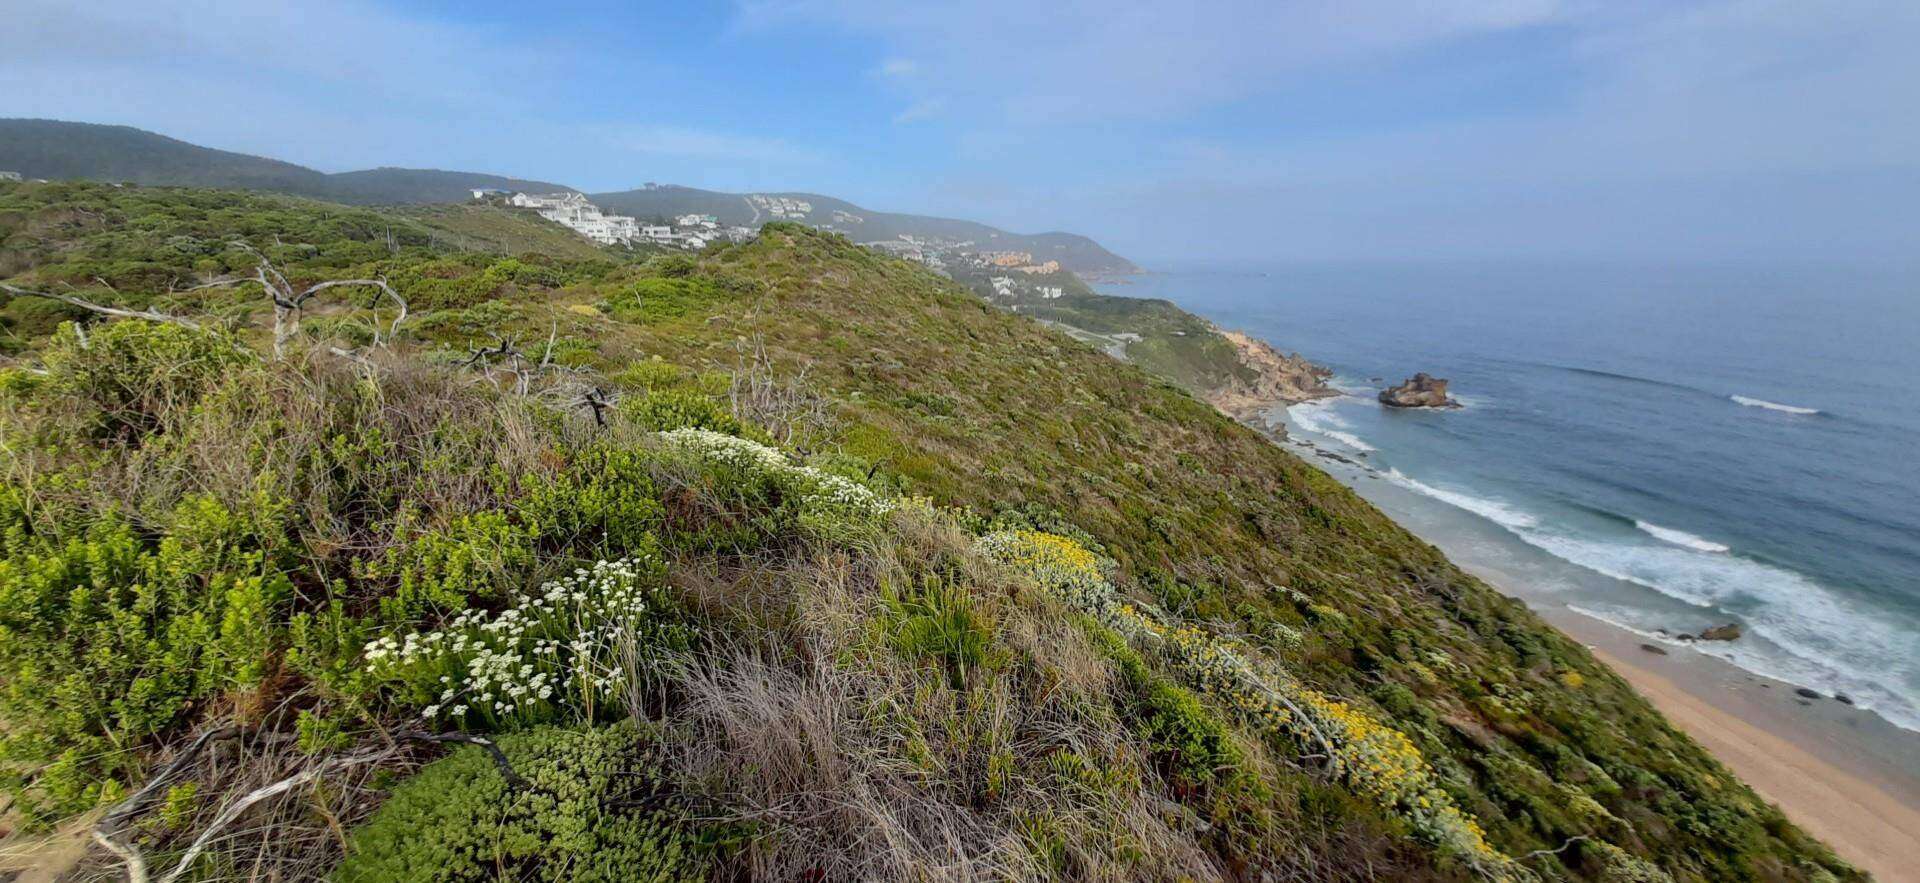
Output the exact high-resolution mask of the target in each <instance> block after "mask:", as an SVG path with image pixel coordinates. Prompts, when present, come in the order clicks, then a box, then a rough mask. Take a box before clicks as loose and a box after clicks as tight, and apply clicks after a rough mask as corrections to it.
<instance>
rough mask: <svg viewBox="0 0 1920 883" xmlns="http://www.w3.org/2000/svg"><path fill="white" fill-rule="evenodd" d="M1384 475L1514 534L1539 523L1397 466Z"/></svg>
mask: <svg viewBox="0 0 1920 883" xmlns="http://www.w3.org/2000/svg"><path fill="white" fill-rule="evenodd" d="M1387 478H1389V479H1391V480H1392V481H1393V483H1394V484H1397V485H1400V486H1401V487H1404V488H1407V489H1408V490H1411V491H1413V492H1415V493H1418V494H1424V495H1426V496H1429V497H1432V498H1434V499H1436V500H1439V501H1441V502H1443V503H1447V504H1450V505H1453V506H1456V507H1459V508H1461V509H1465V510H1467V511H1468V512H1472V513H1473V514H1475V515H1478V516H1480V517H1482V518H1485V519H1487V520H1489V521H1492V522H1493V523H1495V524H1498V525H1500V526H1501V527H1504V528H1506V529H1508V530H1511V531H1513V532H1515V533H1520V532H1522V531H1526V530H1530V529H1532V528H1535V527H1538V526H1539V525H1540V519H1538V518H1535V517H1533V516H1532V515H1529V514H1527V513H1526V512H1523V511H1521V510H1520V509H1518V508H1516V507H1514V506H1512V505H1510V504H1508V503H1506V502H1503V501H1501V500H1489V499H1485V498H1482V497H1475V496H1472V495H1470V494H1464V493H1461V492H1459V491H1450V490H1446V489H1444V488H1437V487H1434V486H1433V485H1430V484H1425V483H1423V482H1420V481H1416V480H1414V479H1412V478H1408V477H1407V476H1406V474H1404V473H1402V472H1401V471H1400V470H1398V469H1388V470H1387Z"/></svg>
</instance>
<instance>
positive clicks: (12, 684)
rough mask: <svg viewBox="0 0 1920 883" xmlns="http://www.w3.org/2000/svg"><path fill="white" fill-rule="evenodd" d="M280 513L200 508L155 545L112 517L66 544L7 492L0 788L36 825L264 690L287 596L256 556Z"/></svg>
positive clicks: (102, 793) (82, 804)
mask: <svg viewBox="0 0 1920 883" xmlns="http://www.w3.org/2000/svg"><path fill="white" fill-rule="evenodd" d="M275 513H276V509H275V507H273V506H271V505H269V504H267V503H265V501H262V503H261V505H260V507H259V508H258V509H257V510H256V511H254V512H249V513H237V512H233V511H230V510H228V509H227V508H226V507H224V506H222V505H220V504H219V503H217V502H215V501H213V500H211V499H208V498H204V497H196V498H191V499H188V500H186V501H184V502H182V503H181V504H180V506H179V507H177V508H176V509H175V510H174V511H173V513H172V514H171V516H170V517H169V518H168V520H167V523H166V524H164V525H162V528H163V529H162V530H161V532H160V535H159V536H158V537H157V538H150V537H146V536H142V535H141V534H140V533H139V532H136V530H135V529H134V528H133V526H132V525H130V524H129V523H128V522H127V521H126V520H125V519H123V518H119V517H116V516H107V517H103V518H101V519H99V520H97V521H95V522H93V523H92V524H91V525H90V526H89V527H88V528H87V529H86V531H85V533H84V535H81V536H73V537H67V538H61V537H57V536H49V535H44V534H38V533H34V532H33V531H32V530H31V529H30V528H29V526H28V519H27V513H26V510H25V507H24V499H23V495H22V494H21V493H20V492H19V491H18V490H16V489H12V488H9V489H7V490H6V492H5V493H0V537H3V538H4V540H3V541H4V544H5V548H4V551H5V557H4V558H3V559H0V683H4V685H5V686H4V689H3V690H0V720H4V721H5V722H6V724H5V727H4V728H0V758H4V768H3V771H0V786H4V788H5V790H6V791H8V792H9V793H13V794H15V795H16V796H17V804H16V806H18V807H19V808H20V809H21V810H22V811H23V812H24V813H25V815H26V816H27V817H28V818H29V820H30V821H34V822H39V821H47V820H51V819H54V818H57V817H59V816H61V815H64V814H66V813H70V812H74V811H78V810H81V809H85V808H87V807H89V806H91V805H93V804H94V803H96V802H98V801H99V800H101V799H104V798H108V797H111V796H112V795H113V794H115V793H117V790H118V789H119V787H120V785H121V784H122V783H124V782H125V781H126V780H128V779H130V778H131V777H132V776H133V775H134V774H135V773H137V772H138V771H139V767H138V760H137V755H135V754H134V753H133V752H132V751H130V750H129V749H132V748H135V747H138V746H141V745H143V744H145V743H146V742H147V741H148V740H150V739H152V738H153V737H155V736H156V735H158V734H161V733H163V732H166V731H167V730H169V729H171V728H172V727H174V726H175V725H176V724H178V723H179V722H181V721H182V720H183V719H184V718H185V717H187V716H188V715H189V713H190V712H191V711H192V710H193V709H194V708H195V707H196V706H199V705H203V704H205V703H208V702H210V701H213V700H215V699H216V698H218V697H221V696H233V697H235V698H236V700H239V699H243V698H244V695H243V694H245V693H246V692H247V691H250V690H253V689H255V688H257V687H259V686H260V685H261V683H262V681H263V680H264V679H265V678H266V677H267V675H268V674H269V673H270V672H269V670H268V666H269V664H270V660H271V659H272V656H273V651H274V649H275V647H276V646H277V645H278V644H279V643H280V641H281V640H282V637H283V631H282V626H281V623H282V621H283V618H284V612H283V611H282V609H281V608H282V605H283V604H284V603H285V602H286V601H287V600H288V599H289V597H290V596H291V594H292V587H291V584H290V583H289V582H288V580H287V578H286V577H285V576H284V575H282V574H281V573H280V572H278V570H277V568H276V567H275V566H274V564H273V562H271V561H269V560H268V557H267V555H266V553H265V552H264V551H263V549H264V548H266V547H268V546H269V545H271V544H272V542H273V539H272V537H273V536H274V535H276V534H277V531H278V527H277V526H276V525H275V523H274V521H275ZM240 704H241V705H242V706H246V705H248V704H250V703H247V702H244V701H243V702H241V703H240ZM243 710H244V708H243Z"/></svg>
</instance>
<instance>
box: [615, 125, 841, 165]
mask: <svg viewBox="0 0 1920 883" xmlns="http://www.w3.org/2000/svg"><path fill="white" fill-rule="evenodd" d="M600 134H601V136H602V137H606V138H608V139H610V140H611V142H612V143H614V144H617V145H619V146H620V147H623V148H625V149H627V150H630V151H632V152H634V153H641V154H649V155H653V156H669V157H684V158H693V159H710V160H729V161H741V162H757V163H779V164H783V165H811V164H818V163H821V162H825V157H824V156H823V155H822V154H820V153H819V152H817V151H814V150H811V149H809V148H805V147H800V146H798V145H795V144H792V143H790V142H788V141H786V140H784V139H780V138H761V137H754V136H747V135H734V134H729V133H724V132H711V131H705V130H701V129H691V128H681V127H677V126H642V127H622V128H618V129H612V130H608V131H605V132H603V133H600Z"/></svg>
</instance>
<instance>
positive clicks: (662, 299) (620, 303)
mask: <svg viewBox="0 0 1920 883" xmlns="http://www.w3.org/2000/svg"><path fill="white" fill-rule="evenodd" d="M728 297H729V295H728V293H727V292H726V291H724V290H722V289H721V288H720V286H719V285H716V284H714V282H713V281H712V280H710V279H705V278H702V277H698V276H688V277H684V278H657V277H656V278H648V279H640V280H638V281H635V282H632V283H630V284H628V285H627V286H626V287H624V288H622V289H620V290H619V291H618V292H616V293H615V294H614V295H613V296H612V297H609V298H607V301H606V304H605V307H604V309H605V311H606V312H607V313H608V314H609V315H612V316H613V317H614V318H615V319H618V320H620V321H622V322H634V323H637V324H642V325H645V324H650V323H653V322H663V321H666V320H669V319H678V318H681V317H683V316H686V315H687V314H689V313H692V312H696V311H699V310H704V309H706V308H708V307H711V306H713V305H714V304H717V303H720V302H721V301H723V300H726V299H728Z"/></svg>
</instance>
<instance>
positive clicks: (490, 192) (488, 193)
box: [473, 187, 513, 199]
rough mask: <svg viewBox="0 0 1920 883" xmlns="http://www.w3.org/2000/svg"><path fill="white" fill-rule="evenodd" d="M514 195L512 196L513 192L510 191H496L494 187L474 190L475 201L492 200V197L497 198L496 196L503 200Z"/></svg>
mask: <svg viewBox="0 0 1920 883" xmlns="http://www.w3.org/2000/svg"><path fill="white" fill-rule="evenodd" d="M512 195H513V194H512V193H511V192H509V191H506V190H497V189H494V188H492V187H475V188H473V198H474V199H490V198H492V197H495V196H498V197H501V198H503V199H504V198H506V197H509V196H512Z"/></svg>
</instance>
